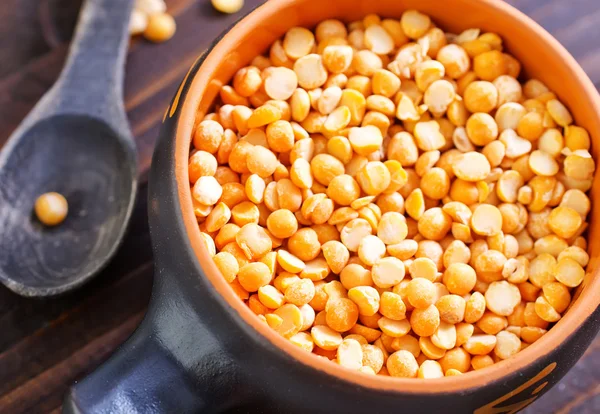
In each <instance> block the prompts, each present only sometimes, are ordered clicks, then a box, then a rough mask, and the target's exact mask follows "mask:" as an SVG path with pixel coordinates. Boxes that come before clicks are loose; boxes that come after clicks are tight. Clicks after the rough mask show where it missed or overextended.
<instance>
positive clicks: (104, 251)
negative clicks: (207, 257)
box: [0, 0, 137, 296]
mask: <svg viewBox="0 0 600 414" xmlns="http://www.w3.org/2000/svg"><path fill="white" fill-rule="evenodd" d="M133 2H134V0H86V2H85V4H84V6H83V8H82V11H81V12H80V15H79V22H78V24H77V29H76V33H75V37H74V39H73V42H72V45H71V49H70V52H69V56H68V58H67V62H66V65H65V67H64V69H63V71H62V73H61V75H60V77H59V78H58V80H57V82H56V83H55V85H54V86H53V87H52V88H51V89H50V90H49V91H48V92H47V93H46V94H45V95H44V96H43V98H42V99H41V100H40V101H39V102H38V104H37V105H36V106H35V108H34V109H33V110H32V111H31V113H29V115H27V117H26V118H25V120H24V121H23V122H22V124H21V125H20V126H19V127H18V128H17V129H16V130H15V132H14V133H13V134H12V136H11V137H10V139H9V141H8V142H7V144H6V146H5V147H4V148H3V150H2V152H0V235H1V237H0V282H2V283H3V284H5V285H6V286H7V287H8V288H9V289H11V290H13V291H15V292H16V293H18V294H21V295H23V296H51V295H57V294H60V293H63V292H66V291H68V290H71V289H74V288H76V287H78V286H80V285H82V284H83V283H85V282H86V281H87V280H89V279H90V278H91V277H92V276H94V275H95V274H96V273H98V271H99V270H101V269H102V268H103V267H104V266H105V265H106V263H107V262H108V260H109V259H110V258H111V257H112V256H113V254H114V253H115V251H116V249H117V247H118V245H119V244H120V242H121V239H122V238H123V234H124V233H125V229H126V226H127V223H128V221H129V217H130V215H131V211H132V208H133V205H134V201H135V195H136V187H137V159H136V152H135V143H134V141H133V138H132V135H131V131H130V130H129V126H128V123H127V118H126V115H125V110H124V105H123V78H124V65H125V55H126V51H127V45H128V41H129V33H128V24H129V17H130V14H131V10H132V7H133ZM49 191H56V192H58V193H61V194H63V195H64V196H65V197H66V199H67V201H68V203H69V215H68V216H67V218H66V220H65V221H64V222H63V223H62V224H60V225H59V226H56V227H44V226H43V225H42V224H41V223H40V222H39V221H37V220H36V219H35V217H34V216H33V205H34V202H35V200H36V198H37V197H38V196H39V195H40V194H42V193H46V192H49Z"/></svg>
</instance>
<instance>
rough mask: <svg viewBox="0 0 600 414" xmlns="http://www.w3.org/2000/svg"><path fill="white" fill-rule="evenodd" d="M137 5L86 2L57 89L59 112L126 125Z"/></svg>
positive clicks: (114, 0)
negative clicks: (128, 66) (125, 103)
mask: <svg viewBox="0 0 600 414" xmlns="http://www.w3.org/2000/svg"><path fill="white" fill-rule="evenodd" d="M133 3H134V0H86V1H85V3H84V5H83V7H82V10H81V12H80V14H79V21H78V23H77V29H76V31H75V37H74V39H73V42H72V43H71V48H70V50H69V56H68V58H67V62H66V64H65V67H64V68H63V71H62V73H61V75H60V77H59V80H58V82H57V83H56V86H55V88H56V90H55V93H56V95H55V98H59V99H57V100H56V101H57V102H58V108H56V110H57V112H59V113H78V114H87V115H91V116H94V117H96V118H99V119H102V120H105V121H109V122H110V123H111V124H114V121H117V124H121V123H122V122H121V121H123V119H120V118H122V117H123V78H124V72H125V56H126V52H127V46H128V43H129V19H130V16H131V11H132V9H133ZM119 112H120V113H119ZM115 118H116V119H115Z"/></svg>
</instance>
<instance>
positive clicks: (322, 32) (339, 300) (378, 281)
mask: <svg viewBox="0 0 600 414" xmlns="http://www.w3.org/2000/svg"><path fill="white" fill-rule="evenodd" d="M520 70H521V65H520V63H519V62H518V61H517V60H516V59H515V58H514V57H513V56H511V55H510V54H508V53H507V52H506V51H505V50H504V48H503V44H502V39H501V38H500V37H499V36H498V35H497V34H495V33H486V32H482V31H480V30H479V29H469V30H465V31H464V32H462V33H460V34H458V35H456V34H452V33H445V32H444V31H443V30H442V29H440V28H438V27H436V26H435V24H434V22H432V21H431V19H430V18H429V17H428V16H426V15H424V14H422V13H420V12H418V11H415V10H408V11H406V12H404V13H403V14H402V17H401V18H400V20H397V19H388V18H386V19H383V18H380V17H379V16H376V15H368V16H366V17H365V18H364V19H363V20H362V21H355V22H351V23H349V24H347V25H345V24H344V23H342V22H340V21H338V20H326V21H323V22H321V23H319V24H318V25H317V26H316V28H315V29H314V31H311V30H308V29H306V28H302V27H294V28H291V29H290V30H288V32H287V33H285V35H284V36H283V38H281V39H279V40H277V41H275V43H273V44H272V46H271V47H270V50H269V53H268V56H257V57H256V58H255V59H254V60H253V61H252V62H251V64H250V66H247V67H244V68H242V69H240V70H239V71H238V72H237V73H236V74H235V76H234V78H233V80H232V82H231V84H230V85H226V86H223V87H222V88H221V92H220V100H219V101H218V102H217V103H216V106H215V110H214V112H213V113H210V114H207V115H206V116H204V118H203V119H198V120H197V122H196V126H195V129H194V133H193V139H192V141H193V150H192V152H191V154H190V159H189V178H190V182H191V185H192V194H193V203H194V211H195V214H196V216H197V218H198V223H199V226H200V230H201V231H202V236H203V238H204V240H205V242H206V246H207V248H208V250H209V252H210V254H211V255H212V256H213V259H214V263H215V264H216V266H217V267H218V269H220V271H221V273H222V274H223V277H224V278H225V279H226V280H227V282H229V284H230V285H231V287H232V289H233V290H234V291H235V292H236V294H237V295H238V296H239V297H240V299H241V300H243V301H244V302H246V303H247V305H248V307H249V308H250V309H251V310H252V311H253V312H254V313H256V315H258V318H260V319H261V320H262V321H264V323H266V324H268V325H269V326H270V327H271V328H272V329H273V330H275V331H276V332H277V333H279V334H280V335H282V336H283V337H285V338H287V339H289V341H290V342H292V343H293V344H295V345H297V346H299V347H300V348H302V349H304V350H306V352H312V353H314V354H316V355H319V356H321V357H323V358H327V359H329V360H332V361H333V362H334V363H337V364H339V365H341V366H343V367H346V368H349V369H353V370H357V371H360V372H362V373H365V374H373V375H375V374H379V375H390V376H394V377H419V378H437V377H442V376H451V375H460V374H462V373H466V372H468V371H470V370H478V369H482V368H485V367H487V366H489V365H492V364H494V363H496V362H499V361H501V360H504V359H507V358H510V357H511V356H512V355H515V354H516V353H517V352H519V351H520V350H522V349H524V348H526V347H527V346H529V345H530V344H532V343H533V342H535V341H536V340H538V339H539V338H540V337H541V336H542V335H544V334H545V333H546V332H547V330H548V329H549V327H550V324H552V323H553V322H556V321H558V320H559V319H560V318H561V315H562V314H563V313H564V312H565V311H566V310H567V308H568V307H569V304H570V303H571V298H572V295H573V294H574V293H575V292H574V288H576V287H577V286H579V285H580V284H581V283H582V281H583V279H584V275H585V272H586V271H585V268H586V266H587V264H588V260H589V256H588V254H587V253H586V248H587V243H586V239H585V238H584V237H583V236H582V234H583V233H584V232H585V229H586V227H587V223H586V217H587V214H588V213H589V211H590V199H589V198H588V196H587V195H586V191H587V190H588V189H589V188H590V187H591V184H592V178H593V175H594V169H595V164H594V160H593V159H592V157H591V155H590V153H589V150H590V137H589V135H588V132H586V130H585V129H584V128H581V127H579V126H576V125H574V124H573V118H572V116H571V114H570V112H569V110H568V109H567V108H566V107H565V106H564V105H563V103H561V101H560V99H559V97H557V96H556V95H555V94H554V93H553V92H552V91H550V90H549V89H548V87H547V86H546V85H544V84H543V83H542V82H540V81H539V80H536V79H530V80H527V81H526V82H524V83H523V84H521V83H520V81H519V80H517V79H518V78H519V73H520Z"/></svg>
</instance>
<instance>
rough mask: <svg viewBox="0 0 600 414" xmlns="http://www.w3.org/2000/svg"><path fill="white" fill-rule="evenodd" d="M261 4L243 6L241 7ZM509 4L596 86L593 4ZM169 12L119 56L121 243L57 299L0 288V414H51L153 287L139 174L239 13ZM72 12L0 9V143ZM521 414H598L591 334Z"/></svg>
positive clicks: (599, 15) (51, 71) (51, 76)
mask: <svg viewBox="0 0 600 414" xmlns="http://www.w3.org/2000/svg"><path fill="white" fill-rule="evenodd" d="M498 1H500V0H498ZM259 2H260V0H246V5H245V7H244V10H249V9H251V8H252V7H254V6H255V5H256V4H258V3H259ZM440 3H443V2H442V1H440ZM509 3H511V4H513V5H514V6H516V7H517V8H519V9H521V10H522V11H523V12H525V13H526V14H528V15H529V16H531V17H532V18H533V19H534V20H536V21H537V22H539V23H540V24H541V25H542V26H544V27H545V28H546V29H547V30H548V31H550V32H551V33H552V34H553V35H554V36H555V37H556V38H557V39H558V40H559V41H560V42H561V43H562V44H563V45H564V46H565V47H566V48H567V49H568V50H569V51H570V52H571V53H572V54H573V55H574V56H575V58H576V59H577V60H578V61H579V63H580V64H581V65H582V66H583V68H584V69H585V70H586V72H587V73H588V75H589V76H590V77H591V79H592V80H593V82H594V83H595V84H596V86H597V87H600V0H509ZM167 4H168V7H169V11H170V13H172V14H173V15H174V16H175V18H176V21H177V26H178V30H177V33H176V35H175V37H174V38H173V39H171V40H170V41H169V42H167V43H164V44H159V45H154V44H150V43H148V42H146V41H144V40H142V39H133V40H132V42H131V46H130V51H129V55H128V61H127V76H126V82H125V106H126V109H127V115H128V117H129V121H130V123H131V128H132V130H133V133H134V135H135V138H136V142H137V145H138V151H139V164H140V165H139V166H140V172H141V183H142V184H141V185H140V191H139V197H138V202H137V206H136V210H135V212H134V214H133V219H132V223H131V227H130V228H129V231H128V235H127V237H126V239H125V241H124V244H123V246H122V247H121V249H120V251H119V253H118V254H117V255H116V257H115V258H114V260H113V261H112V263H111V264H110V265H109V266H108V268H107V269H106V270H105V271H103V272H102V274H100V275H99V276H98V277H97V278H96V279H94V280H93V281H92V282H91V283H90V284H88V285H87V286H85V287H84V288H82V289H80V290H78V291H76V292H73V293H71V294H68V295H66V296H63V297H60V298H55V299H47V300H32V299H25V298H22V297H19V296H17V295H15V294H13V293H12V292H10V291H9V290H8V289H6V288H4V287H3V286H0V414H19V413H28V414H31V413H47V412H52V413H58V412H60V406H61V402H62V399H63V395H64V393H65V391H66V390H67V388H68V386H69V385H70V384H71V383H72V382H73V381H74V380H75V379H77V378H81V377H83V376H84V375H85V374H86V373H89V372H90V371H92V370H93V369H94V368H95V367H96V366H98V365H99V364H100V363H102V361H104V360H105V359H106V358H107V357H108V356H109V355H110V354H111V353H112V352H113V350H114V349H115V348H116V347H117V346H118V345H119V344H120V343H122V342H123V341H124V340H125V339H126V338H127V337H128V336H129V335H130V334H131V333H132V332H133V330H134V329H135V327H136V326H137V324H138V323H139V322H140V321H141V319H142V317H143V314H144V311H145V308H146V306H147V303H148V300H149V297H150V290H151V285H152V254H151V249H150V238H149V234H148V225H147V221H146V196H147V190H146V188H147V185H146V180H147V179H146V177H147V171H148V168H149V166H150V159H151V156H152V150H153V147H154V143H155V140H156V137H157V135H158V130H159V125H160V122H161V118H162V115H163V113H164V110H165V107H166V105H167V103H168V101H169V100H170V98H171V97H172V95H173V94H174V92H175V91H176V89H177V87H178V85H179V82H180V81H181V79H182V77H183V76H184V75H185V73H186V72H187V70H188V68H189V66H190V65H191V63H192V62H193V61H194V59H195V58H196V56H197V55H198V54H199V53H200V52H202V51H203V50H204V49H205V48H206V47H207V46H208V45H209V44H210V42H211V41H212V39H213V38H214V37H216V36H217V35H218V34H219V33H220V32H221V31H222V30H223V29H225V28H226V27H228V26H229V25H230V24H231V23H233V22H234V21H235V20H237V19H238V18H239V17H240V15H239V14H238V15H233V16H226V15H222V14H219V13H217V12H216V11H214V10H213V9H212V7H211V5H210V1H209V0H168V1H167ZM80 5H81V0H3V1H2V6H0V62H1V63H0V146H2V145H3V144H4V142H6V140H7V139H8V137H9V136H10V134H11V132H12V131H13V130H14V129H15V128H16V126H17V125H18V124H19V122H20V121H21V120H22V118H23V117H24V116H25V115H26V114H27V113H28V112H29V111H30V110H31V108H32V107H33V106H34V105H35V103H36V102H37V100H38V99H39V98H40V97H41V96H42V95H43V94H44V92H46V91H47V90H48V88H50V86H51V85H52V83H53V82H54V81H55V79H56V77H57V75H58V74H59V72H60V69H61V67H62V65H63V63H64V60H65V56H66V52H67V48H68V41H69V39H70V36H71V35H72V32H73V26H74V24H75V19H76V15H77V12H78V8H79V6H80ZM549 70H551V68H549ZM0 185H1V183H0ZM0 237H1V236H0ZM525 412H526V413H528V414H531V413H560V414H567V413H600V336H598V337H597V338H596V340H595V341H594V342H593V343H592V345H591V346H590V348H589V349H588V351H587V352H586V354H585V355H584V357H583V358H582V359H581V360H580V361H579V363H578V364H577V366H576V367H575V368H573V370H571V371H570V372H569V374H568V375H567V376H566V377H565V378H564V379H563V380H562V382H561V383H560V384H559V385H557V386H556V387H555V388H554V389H552V390H551V391H550V392H548V393H547V394H546V395H545V396H543V397H542V398H540V399H539V400H538V401H536V402H535V403H533V404H532V405H531V406H530V407H529V408H528V409H527V410H526V411H525Z"/></svg>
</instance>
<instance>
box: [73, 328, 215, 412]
mask: <svg viewBox="0 0 600 414" xmlns="http://www.w3.org/2000/svg"><path fill="white" fill-rule="evenodd" d="M146 322H147V321H145V322H144V323H143V324H142V325H141V326H140V328H138V330H137V331H136V333H135V334H134V335H133V337H131V339H130V340H129V341H127V342H126V343H125V345H123V346H122V347H121V348H120V349H119V350H118V352H117V353H116V354H115V355H113V356H112V357H111V358H110V359H109V360H108V361H107V362H105V363H104V364H103V365H101V366H100V367H99V368H98V369H97V370H96V371H94V372H93V373H92V374H90V375H89V376H87V377H86V378H84V379H83V380H82V381H79V382H77V383H75V385H73V386H72V387H71V389H70V391H69V393H68V394H67V396H66V398H65V401H64V405H63V413H64V414H88V413H89V414H91V413H94V414H125V413H127V414H137V413H139V414H142V413H144V414H148V413H182V414H183V413H201V412H205V409H206V404H205V402H204V401H203V400H202V396H201V395H200V394H199V393H198V392H197V391H196V392H195V391H194V387H193V385H192V382H191V381H190V380H189V379H188V378H187V373H186V371H185V369H184V368H183V367H182V366H181V365H180V364H178V362H177V361H176V360H175V359H174V358H173V357H172V356H171V355H170V354H169V353H168V352H167V351H166V350H165V349H164V348H163V347H162V346H161V344H160V343H159V341H158V340H157V339H156V336H155V335H152V334H151V335H148V332H151V330H150V329H148V328H150V326H149V325H150V324H149V323H146ZM144 325H148V326H144Z"/></svg>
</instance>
